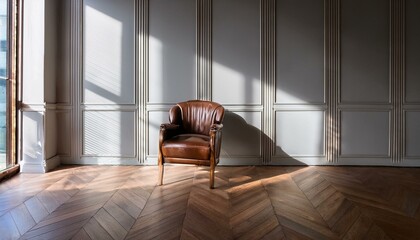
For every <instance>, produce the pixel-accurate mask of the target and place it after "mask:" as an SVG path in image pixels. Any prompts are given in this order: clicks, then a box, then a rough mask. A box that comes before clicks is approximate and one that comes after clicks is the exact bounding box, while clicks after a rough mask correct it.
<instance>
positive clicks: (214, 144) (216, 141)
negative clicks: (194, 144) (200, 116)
mask: <svg viewBox="0 0 420 240" xmlns="http://www.w3.org/2000/svg"><path fill="white" fill-rule="evenodd" d="M222 128H223V124H213V125H211V126H210V149H211V152H212V154H214V158H219V155H220V148H221V146H222Z"/></svg>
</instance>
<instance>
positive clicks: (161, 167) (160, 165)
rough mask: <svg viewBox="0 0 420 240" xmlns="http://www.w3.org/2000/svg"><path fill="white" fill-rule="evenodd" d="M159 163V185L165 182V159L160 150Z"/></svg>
mask: <svg viewBox="0 0 420 240" xmlns="http://www.w3.org/2000/svg"><path fill="white" fill-rule="evenodd" d="M158 165H159V179H158V185H159V186H161V185H162V184H163V159H162V153H160V151H159V157H158Z"/></svg>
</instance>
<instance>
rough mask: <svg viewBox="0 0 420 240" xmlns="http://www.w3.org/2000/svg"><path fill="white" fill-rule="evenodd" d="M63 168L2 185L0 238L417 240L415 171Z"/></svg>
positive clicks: (419, 198) (418, 173)
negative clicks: (212, 179)
mask: <svg viewBox="0 0 420 240" xmlns="http://www.w3.org/2000/svg"><path fill="white" fill-rule="evenodd" d="M166 169H167V170H166V173H165V174H166V175H165V179H164V185H163V186H156V185H155V183H156V179H157V168H156V167H154V166H153V167H138V166H79V167H65V168H61V169H59V170H56V171H53V172H50V173H47V174H42V175H39V174H20V175H18V176H16V177H14V178H12V179H10V180H7V181H5V182H2V183H0V239H19V238H20V239H101V240H102V239H180V238H181V239H218V240H220V239H262V238H264V239H420V169H418V168H417V169H407V168H379V167H375V168H366V167H302V168H301V167H217V168H216V170H217V172H216V184H215V185H216V189H213V190H209V189H208V169H207V168H202V167H192V166H191V167H190V166H169V167H167V168H166Z"/></svg>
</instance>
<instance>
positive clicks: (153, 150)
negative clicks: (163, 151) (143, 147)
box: [147, 111, 169, 157]
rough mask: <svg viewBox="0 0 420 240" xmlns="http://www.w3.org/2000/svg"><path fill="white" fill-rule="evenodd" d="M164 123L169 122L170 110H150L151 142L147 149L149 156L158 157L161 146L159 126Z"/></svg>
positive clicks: (149, 127)
mask: <svg viewBox="0 0 420 240" xmlns="http://www.w3.org/2000/svg"><path fill="white" fill-rule="evenodd" d="M162 123H169V111H153V112H149V125H148V129H149V131H148V132H149V136H148V137H149V143H148V149H147V156H148V157H157V155H158V146H159V127H160V125H161V124H162Z"/></svg>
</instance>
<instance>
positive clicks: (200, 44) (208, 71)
mask: <svg viewBox="0 0 420 240" xmlns="http://www.w3.org/2000/svg"><path fill="white" fill-rule="evenodd" d="M196 6H197V13H196V16H197V19H196V33H197V36H196V48H197V49H196V58H197V59H196V64H197V70H196V74H197V77H196V78H197V93H196V94H197V98H198V99H201V100H211V99H212V87H211V86H212V21H213V19H212V0H197V1H196Z"/></svg>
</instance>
